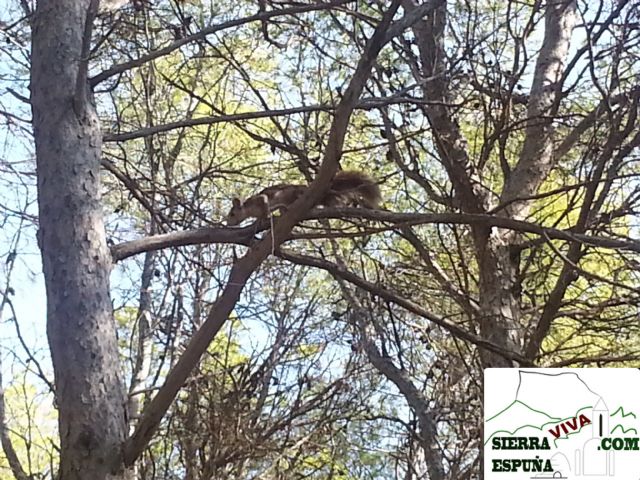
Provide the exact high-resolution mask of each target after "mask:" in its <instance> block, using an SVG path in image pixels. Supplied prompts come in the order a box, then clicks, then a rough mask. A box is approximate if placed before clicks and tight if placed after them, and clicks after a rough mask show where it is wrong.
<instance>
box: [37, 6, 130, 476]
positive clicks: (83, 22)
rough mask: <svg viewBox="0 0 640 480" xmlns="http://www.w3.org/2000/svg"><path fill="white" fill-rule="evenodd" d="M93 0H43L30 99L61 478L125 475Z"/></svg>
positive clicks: (123, 421)
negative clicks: (92, 53)
mask: <svg viewBox="0 0 640 480" xmlns="http://www.w3.org/2000/svg"><path fill="white" fill-rule="evenodd" d="M96 6H97V2H95V1H94V2H93V4H92V2H91V0H40V1H38V5H37V9H36V14H35V19H34V23H33V45H32V47H33V48H32V65H31V101H32V111H33V126H34V135H35V143H36V157H37V174H38V203H39V213H40V231H39V242H40V248H41V251H42V260H43V267H44V276H45V283H46V290H47V335H48V338H49V346H50V348H51V356H52V361H53V368H54V374H55V385H56V403H57V406H58V409H59V428H60V448H61V451H60V476H59V478H60V479H63V480H67V479H87V478H91V479H93V480H98V479H105V478H122V476H123V473H121V472H122V444H123V441H124V439H125V434H126V421H125V397H124V390H123V385H122V381H121V378H120V372H119V361H118V350H117V339H116V330H115V324H114V320H113V316H112V309H111V300H110V297H109V274H110V271H111V260H110V255H109V250H108V248H107V244H106V239H105V231H104V225H103V220H102V208H101V203H100V181H99V174H100V172H99V169H100V150H101V143H102V141H101V131H100V125H99V121H98V117H97V114H96V111H95V106H94V105H93V103H92V99H91V97H90V94H89V91H88V88H87V87H86V85H87V84H86V61H85V60H83V57H85V58H86V56H87V53H88V45H89V44H88V40H87V42H85V43H84V47H83V38H84V37H85V36H90V25H91V18H90V20H89V21H88V22H87V16H88V15H90V14H89V10H90V7H92V8H95V7H96Z"/></svg>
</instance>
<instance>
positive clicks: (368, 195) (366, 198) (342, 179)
mask: <svg viewBox="0 0 640 480" xmlns="http://www.w3.org/2000/svg"><path fill="white" fill-rule="evenodd" d="M331 191H332V192H333V193H335V194H336V195H338V196H341V197H347V198H351V199H355V200H356V201H357V203H358V204H360V205H362V206H363V207H365V208H372V209H375V208H378V205H380V202H381V201H382V195H381V194H380V187H379V186H378V184H377V183H376V182H375V180H373V179H372V178H371V177H370V176H369V175H367V174H366V173H364V172H359V171H355V170H341V171H339V172H338V173H336V176H335V177H333V180H332V181H331Z"/></svg>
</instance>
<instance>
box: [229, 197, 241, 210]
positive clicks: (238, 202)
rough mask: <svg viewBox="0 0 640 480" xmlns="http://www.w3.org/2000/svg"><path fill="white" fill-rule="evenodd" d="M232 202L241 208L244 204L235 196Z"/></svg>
mask: <svg viewBox="0 0 640 480" xmlns="http://www.w3.org/2000/svg"><path fill="white" fill-rule="evenodd" d="M231 202H232V203H233V206H234V207H235V208H240V207H241V206H242V202H241V201H240V199H239V198H238V197H233V199H232V200H231Z"/></svg>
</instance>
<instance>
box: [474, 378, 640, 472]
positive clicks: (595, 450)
mask: <svg viewBox="0 0 640 480" xmlns="http://www.w3.org/2000/svg"><path fill="white" fill-rule="evenodd" d="M484 414H485V417H484V478H485V479H486V480H512V479H513V480H515V479H518V480H525V479H543V478H546V479H583V480H612V479H616V480H640V370H639V369H635V368H575V369H573V368H562V369H555V368H552V369H546V368H488V369H486V370H485V372H484Z"/></svg>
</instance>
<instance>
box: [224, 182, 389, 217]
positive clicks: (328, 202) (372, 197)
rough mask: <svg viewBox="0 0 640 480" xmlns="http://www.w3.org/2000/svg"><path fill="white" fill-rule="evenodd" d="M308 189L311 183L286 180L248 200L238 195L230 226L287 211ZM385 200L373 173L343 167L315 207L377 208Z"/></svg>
mask: <svg viewBox="0 0 640 480" xmlns="http://www.w3.org/2000/svg"><path fill="white" fill-rule="evenodd" d="M307 188H309V187H308V185H294V184H289V183H282V184H279V185H273V186H271V187H267V188H265V189H264V190H261V191H260V192H258V193H257V194H256V195H252V196H251V197H249V198H247V199H246V200H245V201H244V202H243V201H241V200H240V199H239V198H237V197H235V198H233V200H232V203H233V205H232V207H231V210H229V213H228V214H227V225H229V226H233V225H238V224H239V223H240V222H242V221H243V220H244V219H246V218H249V217H254V218H268V217H269V214H270V213H271V212H274V211H275V210H280V211H281V212H284V211H286V210H287V208H288V207H289V206H290V205H291V204H292V203H293V202H295V201H296V200H297V199H298V198H299V197H300V196H301V195H302V194H304V192H306V190H307ZM381 200H382V197H381V195H380V187H378V184H377V183H376V182H375V181H374V180H373V179H372V178H371V177H370V176H369V175H367V174H366V173H364V172H359V171H356V170H341V171H339V172H337V173H336V175H335V176H334V177H333V179H332V180H331V185H330V187H329V190H328V191H327V193H325V195H324V197H322V198H321V199H320V201H319V202H317V203H316V205H315V206H318V205H322V206H324V207H346V206H357V207H364V208H371V209H375V208H378V205H379V204H380V201H381Z"/></svg>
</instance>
